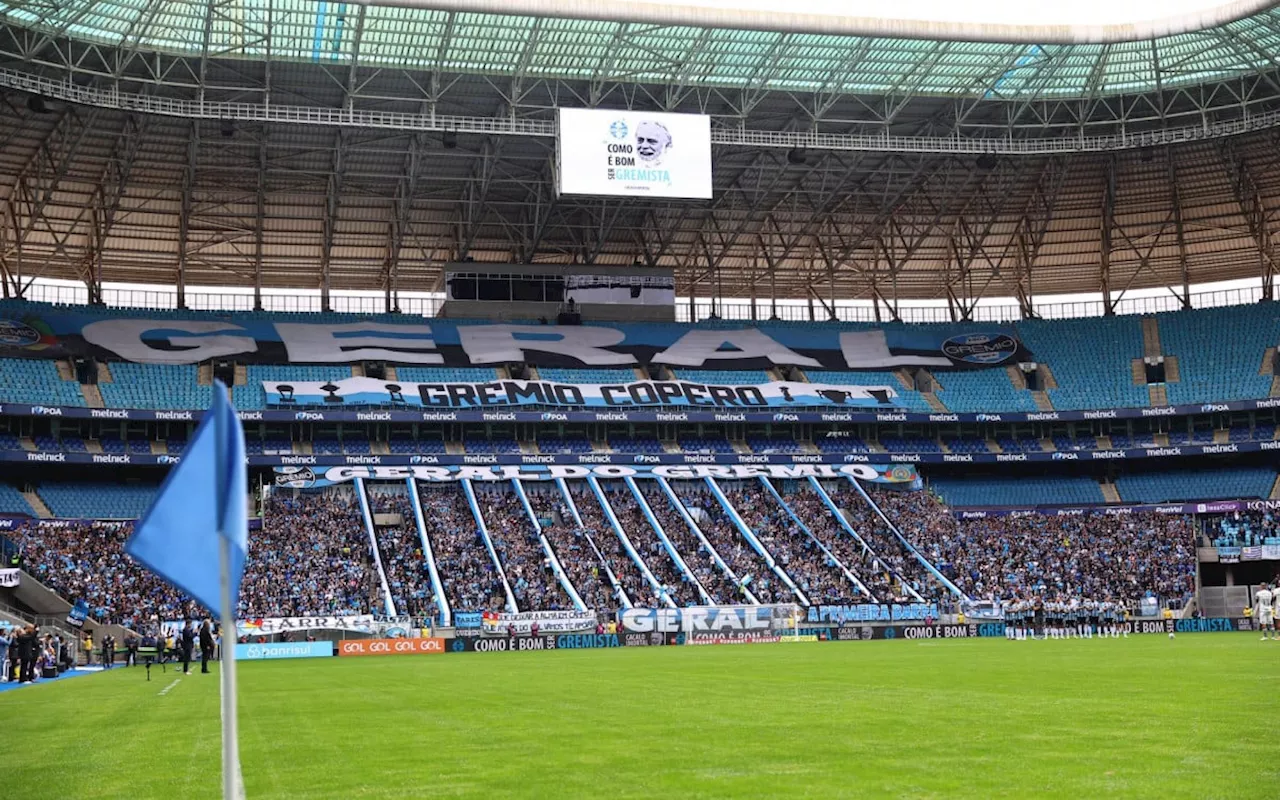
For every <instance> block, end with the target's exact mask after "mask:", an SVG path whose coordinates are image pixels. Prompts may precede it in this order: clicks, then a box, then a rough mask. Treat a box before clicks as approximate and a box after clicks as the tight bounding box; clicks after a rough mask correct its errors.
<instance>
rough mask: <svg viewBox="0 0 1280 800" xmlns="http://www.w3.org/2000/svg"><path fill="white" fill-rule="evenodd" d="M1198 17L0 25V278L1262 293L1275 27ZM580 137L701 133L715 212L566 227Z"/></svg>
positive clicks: (103, 14)
mask: <svg viewBox="0 0 1280 800" xmlns="http://www.w3.org/2000/svg"><path fill="white" fill-rule="evenodd" d="M411 1H413V0H404V2H411ZM504 1H506V0H504ZM510 1H511V2H516V1H517V0H510ZM519 1H520V2H526V5H527V6H529V5H530V4H535V3H538V2H542V3H543V4H542V5H540V6H538V7H545V8H547V9H549V11H548V12H547V13H548V14H550V13H552V12H557V13H558V12H560V11H563V10H564V8H565V6H564V4H563V3H561V2H559V0H556V1H555V2H550V1H549V0H548V1H546V2H544V0H519ZM761 1H762V2H775V0H761ZM1187 1H1188V2H1191V1H1192V0H1187ZM481 2H484V0H467V7H480V6H479V4H480V3H481ZM634 5H635V4H634V3H628V2H620V3H614V4H610V5H609V6H608V8H612V9H615V10H616V9H617V8H629V7H631V6H634ZM642 5H643V4H642ZM1256 5H1257V4H1256V3H1242V4H1237V5H1235V6H1231V7H1229V8H1228V9H1227V10H1228V11H1234V12H1236V13H1243V12H1242V11H1241V9H1246V8H1252V7H1254V6H1256ZM486 7H487V6H486ZM495 7H496V6H495ZM506 7H510V6H506ZM530 7H532V6H530ZM573 7H575V8H577V7H581V8H586V9H588V10H590V11H592V12H593V13H594V12H596V10H597V9H599V8H600V6H598V5H596V4H594V3H590V2H586V3H585V4H583V5H580V6H579V5H574V6H573ZM677 10H679V9H677ZM1211 12H1212V13H1214V14H1218V15H1219V17H1221V19H1220V21H1219V23H1218V24H1216V25H1215V26H1214V27H1212V28H1210V29H1207V30H1203V31H1187V32H1181V33H1170V34H1169V35H1167V36H1163V37H1159V38H1154V39H1146V40H1138V41H1119V40H1113V41H1102V42H1097V43H1086V42H1080V41H1061V42H1058V43H1053V42H1051V41H1050V40H1049V39H1044V40H1042V41H1040V42H1031V43H1027V42H1022V43H1008V42H1005V43H1001V42H990V41H978V40H977V39H976V38H971V39H969V40H942V39H937V40H927V39H911V38H901V37H899V38H886V37H872V36H860V35H855V34H852V33H850V34H842V35H820V34H814V33H808V32H803V31H801V30H773V31H770V30H758V29H750V28H748V27H740V28H723V27H697V26H693V25H674V24H661V23H658V22H643V23H637V22H622V21H617V20H607V19H587V18H578V19H574V18H565V17H561V16H550V15H544V16H529V15H524V16H521V15H512V14H500V13H496V12H492V11H489V12H485V11H459V10H453V11H446V10H437V9H430V8H416V7H413V8H410V7H404V6H380V5H362V4H343V3H316V2H308V1H305V0H229V2H223V1H222V0H218V1H217V2H200V3H194V2H173V1H172V0H165V1H164V2H158V1H155V0H152V1H151V2H148V1H147V0H114V2H105V1H104V2H93V0H17V1H15V0H0V93H2V94H3V97H2V99H0V102H3V103H5V104H7V108H5V109H4V110H3V111H0V277H2V278H4V285H5V288H6V290H8V291H13V290H15V288H17V287H21V286H22V285H24V283H25V282H27V281H29V280H30V279H31V278H32V277H33V276H39V275H43V276H47V277H61V278H73V279H79V280H84V281H86V282H88V283H90V284H96V283H99V282H102V281H144V282H160V283H173V282H179V283H183V282H185V283H200V284H208V285H228V284H233V285H258V286H264V287H272V286H274V287H298V286H304V287H312V288H321V289H329V288H333V289H338V288H346V289H371V288H388V289H391V288H399V289H418V290H422V289H433V288H435V286H436V285H437V281H438V278H439V273H440V267H441V265H442V264H443V263H446V262H448V261H455V260H461V259H463V258H467V257H470V258H474V259H476V260H481V261H499V262H506V261H514V262H522V261H537V262H542V263H563V262H566V261H568V262H576V263H584V262H585V263H596V264H600V265H607V264H631V263H633V262H635V261H640V262H644V263H654V264H660V265H663V266H670V267H673V268H675V270H676V273H677V277H678V280H679V291H680V293H682V294H696V295H698V296H700V297H707V296H708V295H711V294H719V295H722V296H727V297H748V296H760V297H767V296H770V295H776V296H778V297H782V298H786V297H792V298H805V297H816V298H817V299H818V300H819V301H821V302H824V303H826V302H829V301H830V299H831V298H832V297H837V298H867V297H870V296H878V297H882V298H884V299H885V300H886V301H891V300H892V299H893V298H895V297H901V298H919V297H929V298H938V297H946V298H951V299H953V300H955V302H956V303H957V305H958V306H960V307H961V313H963V306H965V305H966V303H968V302H969V301H970V300H972V299H976V298H980V297H989V296H1017V297H1029V296H1030V295H1032V294H1059V293H1066V292H1073V291H1098V290H1104V291H1108V292H1110V293H1112V294H1113V295H1115V294H1118V293H1121V292H1123V291H1124V290H1126V289H1130V288H1135V289H1136V288H1144V287H1150V286H1165V285H1172V286H1176V287H1179V288H1180V289H1181V287H1185V286H1188V285H1190V284H1195V283H1200V282H1209V281H1218V280H1227V279H1233V278H1241V277H1256V276H1259V275H1264V276H1269V275H1270V274H1271V271H1272V269H1273V264H1274V260H1275V255H1274V254H1273V252H1272V245H1271V239H1272V237H1273V235H1274V234H1275V233H1276V229H1277V228H1280V171H1278V170H1277V169H1276V162H1277V155H1278V153H1280V149H1278V148H1277V146H1276V142H1277V139H1276V135H1275V134H1276V131H1277V130H1280V62H1278V61H1276V57H1277V55H1280V11H1277V10H1275V9H1270V10H1264V11H1260V12H1258V13H1255V14H1252V15H1249V16H1247V17H1244V18H1239V19H1236V18H1234V17H1233V16H1232V15H1231V14H1229V13H1225V12H1223V11H1222V9H1211ZM609 13H613V12H609ZM599 14H600V15H601V16H604V15H605V12H599ZM1157 22H1159V21H1157ZM1161 24H1164V25H1165V27H1166V28H1168V29H1169V30H1176V29H1177V25H1175V24H1173V23H1169V22H1168V21H1167V20H1166V21H1165V23H1161ZM1064 38H1070V37H1064ZM33 95H34V96H38V97H39V98H41V99H39V100H38V101H33V102H29V101H28V98H29V97H31V96H33ZM561 106H574V107H579V106H599V107H604V108H635V109H651V110H665V111H685V112H695V113H704V114H708V115H710V116H711V118H712V137H713V145H714V158H715V166H716V169H715V197H714V199H713V200H712V201H710V202H696V203H691V202H671V201H658V202H637V201H635V200H629V201H620V200H614V199H599V198H597V199H589V198H567V197H557V196H556V193H555V190H554V181H553V176H552V174H551V163H552V154H553V151H554V131H555V127H554V109H555V108H557V107H561Z"/></svg>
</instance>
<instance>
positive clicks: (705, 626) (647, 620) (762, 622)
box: [618, 606, 773, 633]
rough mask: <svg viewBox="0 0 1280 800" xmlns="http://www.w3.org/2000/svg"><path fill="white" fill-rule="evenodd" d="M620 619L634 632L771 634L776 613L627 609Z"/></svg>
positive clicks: (735, 608)
mask: <svg viewBox="0 0 1280 800" xmlns="http://www.w3.org/2000/svg"><path fill="white" fill-rule="evenodd" d="M618 618H619V620H620V621H621V623H622V627H623V629H624V630H626V631H628V632H631V633H654V632H657V633H692V632H695V631H697V632H724V631H767V630H770V628H771V627H772V625H773V612H772V610H771V609H769V608H765V607H760V606H728V607H722V606H692V607H688V608H626V609H622V610H621V611H619V612H618Z"/></svg>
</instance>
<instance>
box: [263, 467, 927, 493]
mask: <svg viewBox="0 0 1280 800" xmlns="http://www.w3.org/2000/svg"><path fill="white" fill-rule="evenodd" d="M275 471H276V479H275V484H276V486H281V487H285V488H290V489H321V488H324V487H327V486H336V485H337V484H340V483H344V482H346V481H350V480H354V479H355V478H363V479H365V480H378V481H393V480H394V481H402V480H404V479H405V478H414V479H416V480H419V481H426V482H429V483H448V482H451V481H460V480H464V479H466V480H473V481H509V480H511V479H513V478H514V479H516V480H522V481H546V480H555V479H557V478H564V479H574V478H589V477H594V478H601V479H605V478H636V479H643V478H654V477H662V478H668V479H671V480H693V479H702V478H706V477H710V478H724V479H729V480H733V479H738V480H742V479H749V478H758V477H766V478H778V479H785V478H795V479H800V478H809V477H813V478H819V479H823V478H839V477H841V476H844V475H851V476H853V477H855V478H857V479H858V480H862V481H869V482H872V483H892V484H902V485H907V486H913V485H915V484H916V481H917V480H918V479H919V476H918V475H917V473H916V470H915V467H912V466H908V465H900V466H895V467H883V466H871V465H867V464H842V465H839V466H836V465H830V464H789V465H783V464H760V465H756V464H733V465H707V466H675V465H673V466H657V467H647V466H643V467H623V466H603V465H593V466H569V465H564V466H558V465H549V466H541V465H534V466H501V465H493V466H486V467H455V466H440V467H329V468H328V469H325V470H319V469H311V468H310V467H276V470H275Z"/></svg>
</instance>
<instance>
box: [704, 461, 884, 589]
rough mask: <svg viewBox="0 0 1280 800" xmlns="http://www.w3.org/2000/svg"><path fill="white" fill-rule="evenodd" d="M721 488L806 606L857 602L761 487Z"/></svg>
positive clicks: (811, 542)
mask: <svg viewBox="0 0 1280 800" xmlns="http://www.w3.org/2000/svg"><path fill="white" fill-rule="evenodd" d="M721 488H722V489H724V492H725V495H726V496H727V497H728V498H729V502H730V503H731V504H732V505H733V507H734V508H735V509H737V511H738V514H739V515H740V516H741V517H742V520H743V521H744V522H746V523H747V527H749V528H750V529H751V531H752V533H754V534H755V535H756V538H757V539H759V540H760V543H761V544H762V545H764V548H765V549H766V550H768V551H769V553H770V554H771V555H772V556H773V558H774V560H775V561H776V562H777V564H778V565H779V566H780V567H781V568H782V570H783V571H784V572H785V573H787V575H788V576H789V577H790V578H791V581H792V582H793V583H795V585H796V586H797V587H799V589H800V591H801V592H802V593H803V594H804V596H805V597H806V598H807V599H808V600H809V602H810V603H812V604H815V605H816V604H819V603H849V602H860V600H861V599H862V598H861V593H860V592H859V591H858V589H857V587H856V586H855V585H854V584H853V583H852V582H851V581H850V580H849V579H848V578H846V577H845V575H844V573H842V572H841V571H840V568H839V567H838V566H836V564H835V562H834V561H832V559H831V558H829V557H828V556H827V554H826V553H824V552H823V551H822V548H820V547H819V546H818V544H817V542H815V541H814V540H813V539H812V538H811V537H810V536H809V535H808V534H806V533H805V532H804V530H803V529H802V528H801V527H800V526H799V525H797V524H796V522H795V520H794V519H792V518H791V515H790V514H788V513H787V510H786V509H785V508H783V507H782V506H781V505H779V504H778V501H777V500H776V499H775V498H774V497H773V495H771V494H770V493H769V492H767V491H766V490H765V489H764V487H763V486H761V485H760V484H759V483H749V482H742V483H740V484H737V485H730V484H723V485H722V486H721ZM797 516H799V515H797ZM800 518H801V519H804V517H800ZM806 526H807V523H806Z"/></svg>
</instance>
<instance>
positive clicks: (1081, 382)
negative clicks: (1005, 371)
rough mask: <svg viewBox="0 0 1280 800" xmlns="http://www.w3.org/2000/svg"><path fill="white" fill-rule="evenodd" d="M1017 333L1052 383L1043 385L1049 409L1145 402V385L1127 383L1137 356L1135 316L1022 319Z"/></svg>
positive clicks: (1138, 339) (1138, 323) (1139, 332)
mask: <svg viewBox="0 0 1280 800" xmlns="http://www.w3.org/2000/svg"><path fill="white" fill-rule="evenodd" d="M1018 335H1019V336H1020V337H1021V339H1022V342H1023V344H1025V345H1026V346H1027V348H1028V349H1029V350H1030V351H1031V354H1032V357H1034V358H1035V360H1036V361H1038V362H1042V363H1045V364H1048V365H1049V368H1050V370H1052V372H1053V376H1054V378H1055V379H1056V380H1057V382H1058V388H1057V389H1048V390H1047V392H1048V395H1049V399H1050V400H1051V401H1052V402H1053V407H1054V408H1056V409H1060V410H1064V409H1085V408H1112V407H1120V408H1128V407H1134V408H1137V407H1142V406H1146V405H1149V403H1150V398H1149V397H1148V396H1147V387H1146V386H1135V385H1134V384H1133V369H1132V365H1133V359H1135V358H1142V320H1141V318H1139V317H1096V318H1092V319H1065V320H1024V321H1023V322H1019V323H1018Z"/></svg>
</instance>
